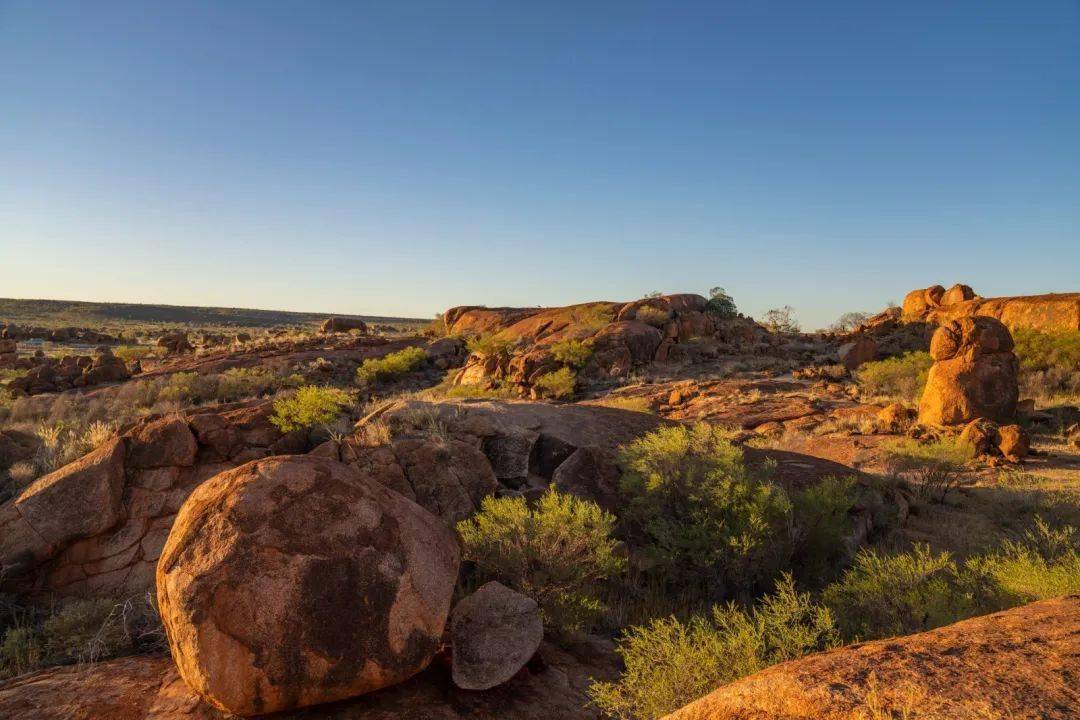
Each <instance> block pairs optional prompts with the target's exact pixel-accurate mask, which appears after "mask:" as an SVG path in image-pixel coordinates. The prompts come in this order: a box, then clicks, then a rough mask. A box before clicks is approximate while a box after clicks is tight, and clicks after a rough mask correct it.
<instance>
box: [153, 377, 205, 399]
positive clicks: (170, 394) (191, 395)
mask: <svg viewBox="0 0 1080 720" xmlns="http://www.w3.org/2000/svg"><path fill="white" fill-rule="evenodd" d="M216 393H217V382H216V379H215V378H212V377H209V376H205V375H199V374H198V373H193V372H182V373H174V374H172V375H170V376H169V378H168V379H167V380H166V381H165V384H164V385H163V386H162V387H161V389H160V391H159V392H158V399H159V400H164V401H166V402H177V403H180V404H182V405H189V404H196V403H201V402H206V401H207V400H211V399H213V397H214V396H215V394H216Z"/></svg>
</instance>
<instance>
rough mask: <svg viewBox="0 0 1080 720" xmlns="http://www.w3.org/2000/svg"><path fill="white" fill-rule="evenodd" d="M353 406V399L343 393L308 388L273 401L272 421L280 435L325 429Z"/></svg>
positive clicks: (333, 389)
mask: <svg viewBox="0 0 1080 720" xmlns="http://www.w3.org/2000/svg"><path fill="white" fill-rule="evenodd" d="M351 404H352V398H351V397H349V394H348V393H346V392H345V391H344V390H340V389H338V388H330V387H318V386H316V385H305V386H304V387H302V388H300V389H298V390H297V391H296V392H295V393H294V394H292V395H291V396H288V397H283V398H278V399H277V400H275V401H274V414H273V415H271V416H270V422H271V423H273V424H274V426H275V427H277V428H278V429H279V430H281V432H292V431H293V430H303V429H307V428H313V427H324V428H326V427H329V426H330V425H331V424H332V423H333V422H334V421H335V420H336V419H338V417H340V416H341V414H342V412H343V411H344V409H345V408H346V407H348V406H349V405H351Z"/></svg>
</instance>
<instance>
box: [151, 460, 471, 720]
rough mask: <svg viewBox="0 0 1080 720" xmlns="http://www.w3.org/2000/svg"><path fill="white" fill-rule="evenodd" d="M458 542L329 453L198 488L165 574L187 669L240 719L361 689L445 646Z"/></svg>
mask: <svg viewBox="0 0 1080 720" xmlns="http://www.w3.org/2000/svg"><path fill="white" fill-rule="evenodd" d="M458 563H459V550H458V545H457V539H456V537H455V536H454V534H453V533H452V532H451V530H450V529H449V528H448V527H447V526H446V525H445V524H443V523H441V522H440V521H439V520H438V519H437V518H435V517H434V516H432V515H430V514H429V513H428V512H426V511H425V510H423V509H422V508H420V507H419V506H417V505H416V504H414V503H412V502H410V501H409V500H407V499H405V498H404V497H402V496H401V495H399V494H398V493H395V492H393V491H391V490H389V489H387V488H385V487H383V486H382V485H380V484H379V483H377V482H375V481H373V480H371V479H370V478H368V477H365V476H363V475H361V474H360V473H358V472H356V471H355V470H354V469H352V468H350V467H348V466H346V465H344V464H342V463H340V462H336V461H333V460H328V459H325V458H319V457H312V456H304V457H273V458H267V459H265V460H259V461H255V462H251V463H248V464H247V465H243V466H241V467H239V468H236V469H235V470H231V471H228V472H225V473H222V474H221V475H218V476H216V477H214V478H212V479H211V480H208V481H207V482H205V483H203V484H202V485H200V486H199V487H198V488H197V489H196V490H195V492H193V493H192V495H191V497H189V498H188V500H187V502H185V503H184V506H183V507H182V508H181V510H180V513H179V514H178V515H177V518H176V522H175V524H174V526H173V528H172V531H171V532H170V533H169V538H168V541H167V542H166V544H165V548H164V550H163V551H162V555H161V560H160V561H159V563H158V569H157V588H158V602H159V606H160V608H161V616H162V621H163V622H164V624H165V628H166V631H167V633H168V637H169V645H170V648H171V649H172V654H173V657H174V659H175V660H176V663H177V666H178V668H179V671H180V675H181V676H182V677H183V678H184V680H185V681H186V682H187V683H188V685H190V686H191V687H192V688H193V689H195V690H196V691H197V692H198V693H199V694H200V695H202V696H204V697H205V698H207V699H208V700H209V701H210V702H211V703H212V704H214V705H215V706H217V707H219V708H221V709H224V710H228V711H229V712H233V713H235V714H238V715H245V716H248V715H255V714H261V713H269V712H276V711H279V710H287V709H291V708H297V707H302V706H307V705H313V704H317V703H325V702H332V701H334V700H340V699H343V698H349V697H353V696H356V695H362V694H364V693H368V692H371V691H374V690H378V689H380V688H383V687H386V686H388V685H394V684H396V683H400V682H402V681H403V680H406V679H408V678H410V677H412V676H413V675H415V674H416V673H417V672H419V671H421V670H423V669H424V668H425V667H426V666H427V664H428V663H429V662H430V661H431V659H432V657H433V656H434V654H435V651H436V650H437V648H438V644H439V639H440V637H441V635H442V631H443V627H444V625H445V623H446V616H447V613H448V612H449V609H450V596H451V594H452V592H453V589H454V584H455V583H456V581H457V570H458Z"/></svg>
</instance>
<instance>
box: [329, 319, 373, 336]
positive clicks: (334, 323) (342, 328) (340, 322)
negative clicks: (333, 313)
mask: <svg viewBox="0 0 1080 720" xmlns="http://www.w3.org/2000/svg"><path fill="white" fill-rule="evenodd" d="M350 330H356V331H358V332H360V333H361V334H366V333H367V331H368V326H367V323H366V322H364V321H363V320H361V319H360V318H350V317H331V318H327V319H326V320H324V321H323V324H322V326H321V327H320V328H319V332H322V333H340V332H349V331H350Z"/></svg>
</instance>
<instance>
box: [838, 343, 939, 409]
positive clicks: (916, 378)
mask: <svg viewBox="0 0 1080 720" xmlns="http://www.w3.org/2000/svg"><path fill="white" fill-rule="evenodd" d="M932 364H933V360H932V359H931V357H930V353H928V352H922V351H916V352H909V353H905V354H903V355H898V356H896V357H891V358H886V359H884V360H875V361H872V362H868V363H863V364H862V365H861V366H859V369H858V370H856V371H855V380H856V381H857V382H858V384H859V389H860V390H861V391H862V394H863V396H864V397H867V398H870V399H877V400H887V401H889V402H900V403H905V404H907V405H912V404H917V403H918V402H919V398H921V397H922V392H923V388H924V387H926V378H927V376H928V375H929V373H930V366H931V365H932Z"/></svg>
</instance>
